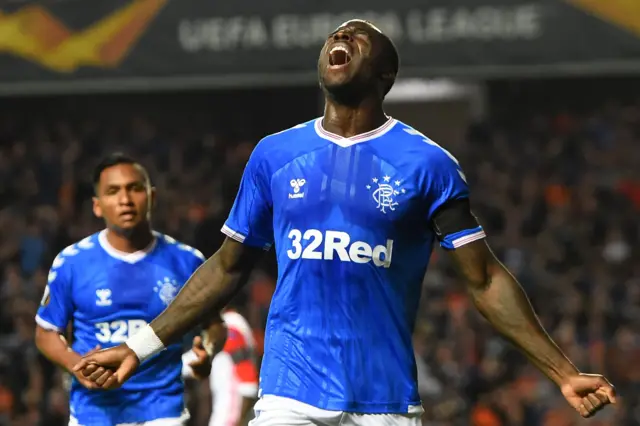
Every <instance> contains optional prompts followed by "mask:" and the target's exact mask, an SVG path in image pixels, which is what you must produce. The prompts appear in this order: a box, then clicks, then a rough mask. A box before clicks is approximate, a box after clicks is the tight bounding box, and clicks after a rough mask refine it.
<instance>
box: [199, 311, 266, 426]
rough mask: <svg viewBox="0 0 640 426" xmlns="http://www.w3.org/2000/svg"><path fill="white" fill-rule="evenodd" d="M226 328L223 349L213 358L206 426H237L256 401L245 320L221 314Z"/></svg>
mask: <svg viewBox="0 0 640 426" xmlns="http://www.w3.org/2000/svg"><path fill="white" fill-rule="evenodd" d="M222 319H223V320H224V323H225V324H226V326H227V341H226V343H225V345H224V348H223V349H222V351H221V352H219V353H218V354H217V355H216V356H215V357H214V358H213V364H212V366H211V375H210V376H209V382H210V384H211V393H212V396H213V409H212V413H211V420H210V421H209V426H241V425H242V424H244V421H245V419H246V418H247V417H248V414H249V412H250V411H251V409H252V408H253V404H254V403H255V402H256V399H257V397H258V368H257V365H256V351H255V340H254V338H253V333H252V331H251V327H250V326H249V323H248V322H247V320H246V319H245V318H244V317H243V316H242V315H241V314H240V313H238V312H237V311H235V310H231V309H227V310H225V312H224V313H223V314H222Z"/></svg>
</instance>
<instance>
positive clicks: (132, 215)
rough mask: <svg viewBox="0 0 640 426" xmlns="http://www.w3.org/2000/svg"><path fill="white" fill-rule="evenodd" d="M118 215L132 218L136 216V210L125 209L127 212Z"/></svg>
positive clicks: (123, 217)
mask: <svg viewBox="0 0 640 426" xmlns="http://www.w3.org/2000/svg"><path fill="white" fill-rule="evenodd" d="M119 216H120V218H121V219H123V220H133V219H134V218H135V217H136V212H133V211H127V212H123V213H120V215H119Z"/></svg>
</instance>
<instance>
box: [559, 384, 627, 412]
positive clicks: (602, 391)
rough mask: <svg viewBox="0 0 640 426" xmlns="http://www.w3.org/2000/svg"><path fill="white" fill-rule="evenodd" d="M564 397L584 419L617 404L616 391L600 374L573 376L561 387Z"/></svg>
mask: <svg viewBox="0 0 640 426" xmlns="http://www.w3.org/2000/svg"><path fill="white" fill-rule="evenodd" d="M560 390H561V391H562V395H564V397H565V398H566V400H567V401H568V402H569V404H570V405H571V406H572V407H573V408H575V409H576V411H577V412H578V413H580V415H581V416H582V417H584V418H588V417H591V416H593V415H594V414H595V413H597V412H598V411H600V410H602V409H603V408H604V407H605V406H606V405H608V404H615V403H616V391H615V388H614V387H613V385H612V384H611V383H609V381H608V380H607V379H606V378H604V377H603V376H601V375H599V374H578V375H576V376H571V377H570V378H569V379H567V380H566V381H565V382H564V383H563V384H562V385H561V386H560Z"/></svg>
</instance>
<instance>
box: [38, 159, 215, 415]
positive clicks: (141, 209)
mask: <svg viewBox="0 0 640 426" xmlns="http://www.w3.org/2000/svg"><path fill="white" fill-rule="evenodd" d="M94 184H95V191H96V195H95V197H94V212H95V213H96V215H97V216H98V217H101V218H103V219H104V220H105V223H106V225H107V228H106V229H105V230H103V231H101V232H98V233H96V234H93V235H91V236H89V237H87V238H85V239H83V240H81V241H79V242H77V243H75V244H73V245H71V246H69V247H67V248H66V249H64V250H62V252H61V253H60V254H59V255H58V256H57V257H56V258H55V260H54V261H53V265H52V267H51V271H50V273H49V283H48V285H47V287H46V291H45V295H44V296H43V299H42V303H41V306H40V309H39V310H38V315H37V317H36V322H37V324H38V325H37V329H36V343H37V344H38V347H39V348H40V350H41V351H42V352H43V353H44V355H45V356H47V357H48V358H49V359H51V360H52V361H53V362H55V363H56V364H58V365H60V366H61V367H63V368H65V369H71V367H72V366H73V365H74V364H75V363H76V362H77V361H78V360H79V359H80V355H79V354H86V353H88V352H90V351H91V350H92V349H94V348H96V347H103V348H108V347H112V346H115V345H119V344H121V343H123V342H125V341H126V340H127V339H128V338H129V337H131V336H133V335H134V334H135V333H137V332H138V331H139V330H141V329H143V328H144V327H145V326H146V325H147V324H148V323H150V322H151V321H152V320H153V319H154V318H155V317H156V316H158V315H159V314H160V313H161V312H162V311H163V310H164V309H165V308H166V307H167V306H168V305H169V304H170V303H171V301H172V300H173V299H174V298H175V296H176V295H177V294H178V292H179V291H180V289H181V288H182V285H183V284H184V283H185V281H186V280H187V279H188V278H189V276H190V275H191V274H192V273H193V272H194V271H195V270H196V269H197V268H198V267H199V266H200V265H201V264H202V262H203V261H204V257H203V256H202V254H201V253H200V252H198V251H197V250H195V249H193V248H192V247H189V246H187V245H185V244H182V243H180V242H179V241H176V240H174V239H173V238H171V237H169V236H168V235H163V234H160V233H157V232H153V231H151V227H150V222H149V218H150V213H151V207H152V205H153V201H154V190H153V188H152V187H151V184H150V181H149V178H148V175H147V173H146V171H145V170H144V169H143V168H142V166H140V165H139V164H137V163H136V162H135V161H134V160H132V159H130V158H128V157H125V156H122V155H113V156H110V157H108V158H106V159H105V160H104V161H103V162H101V163H100V164H99V165H98V166H97V167H96V171H95V174H94ZM68 325H71V326H72V330H73V333H72V342H71V346H70V347H67V345H66V344H65V341H64V338H62V339H61V336H63V335H65V334H66V331H67V326H68ZM215 328H216V325H215V324H214V325H212V327H211V331H215ZM199 339H200V338H197V339H196V343H197V345H196V346H195V347H194V350H195V351H196V354H199V357H200V358H199V359H198V357H197V356H194V352H187V353H186V354H185V355H184V356H183V352H184V351H183V346H182V344H181V342H179V341H178V342H176V343H174V344H173V345H170V346H169V347H167V350H166V351H165V352H163V353H161V354H158V356H156V357H154V358H153V359H150V360H148V361H147V362H145V363H144V364H143V365H142V366H141V367H140V370H138V372H137V373H136V374H135V376H134V377H132V378H131V380H130V381H129V382H127V383H126V384H125V385H124V386H123V387H122V389H119V390H118V391H116V392H104V391H102V390H100V389H99V386H95V385H94V384H93V383H92V382H91V381H88V380H85V379H84V378H82V377H81V376H77V375H76V377H74V380H73V381H72V385H71V396H70V411H71V421H70V424H71V425H72V426H117V425H124V424H133V423H135V424H140V425H143V424H146V423H147V422H154V423H152V424H154V425H156V426H181V425H183V424H185V422H186V420H187V419H188V418H187V413H186V411H185V406H184V397H183V393H184V385H183V376H184V377H190V376H193V375H194V374H191V373H195V375H199V376H200V378H204V377H205V376H206V375H207V374H208V372H209V371H210V362H211V359H210V357H209V356H208V355H207V353H206V352H205V351H204V350H203V348H202V344H201V342H200V343H198V342H199ZM183 360H184V361H183ZM194 362H195V363H196V364H197V368H196V371H193V368H192V367H193V366H190V364H192V363H194ZM198 373H199V374H198ZM95 374H96V376H95V377H96V379H98V378H99V377H100V375H101V372H100V371H97V372H96V373H95ZM108 376H109V373H108V372H106V374H104V376H103V379H106V378H107V377H108Z"/></svg>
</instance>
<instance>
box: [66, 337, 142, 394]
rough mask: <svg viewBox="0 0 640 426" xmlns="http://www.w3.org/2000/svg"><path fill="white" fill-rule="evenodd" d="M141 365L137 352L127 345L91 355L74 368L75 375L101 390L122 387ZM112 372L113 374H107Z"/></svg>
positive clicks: (83, 358)
mask: <svg viewBox="0 0 640 426" xmlns="http://www.w3.org/2000/svg"><path fill="white" fill-rule="evenodd" d="M139 365H140V360H138V357H137V356H136V354H135V352H133V351H132V350H131V348H129V346H127V345H126V344H124V343H123V344H121V345H119V346H115V347H113V348H110V349H104V350H101V351H99V352H95V353H91V354H88V355H85V356H83V357H82V359H81V360H80V362H78V363H77V364H76V365H75V366H74V367H73V371H74V373H76V372H77V373H78V374H79V375H81V376H83V377H85V378H86V379H87V380H89V381H91V382H93V383H95V384H97V385H98V386H99V387H100V388H101V389H115V388H117V387H119V386H121V385H122V384H123V383H124V382H125V381H126V380H127V379H128V378H129V377H131V375H132V374H133V372H134V371H135V369H136V368H138V366H139ZM107 371H111V372H112V374H111V375H108V374H105V373H106V372H107Z"/></svg>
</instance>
